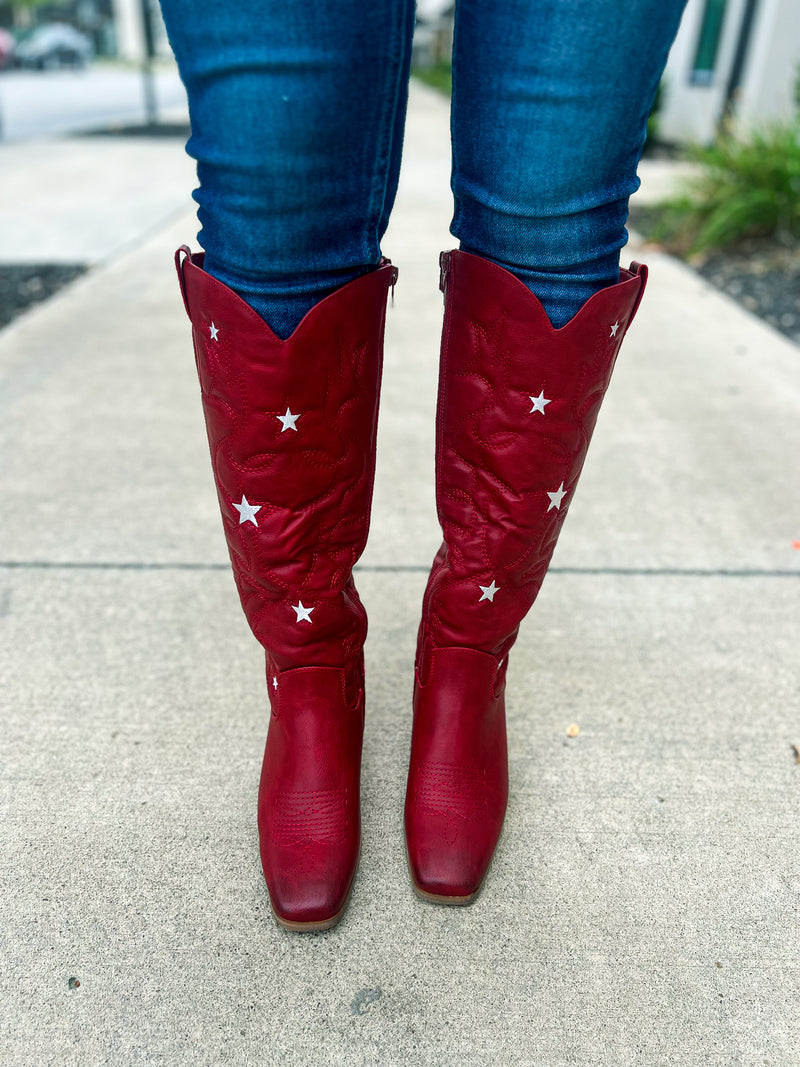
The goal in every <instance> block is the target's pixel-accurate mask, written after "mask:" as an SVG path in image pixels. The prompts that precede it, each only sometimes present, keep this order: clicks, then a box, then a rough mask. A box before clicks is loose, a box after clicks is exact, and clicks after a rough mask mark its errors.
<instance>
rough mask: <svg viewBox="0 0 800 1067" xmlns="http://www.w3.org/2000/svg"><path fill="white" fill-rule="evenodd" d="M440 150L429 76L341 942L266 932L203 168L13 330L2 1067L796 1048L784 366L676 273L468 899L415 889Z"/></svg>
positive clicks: (378, 527)
mask: <svg viewBox="0 0 800 1067" xmlns="http://www.w3.org/2000/svg"><path fill="white" fill-rule="evenodd" d="M176 151H179V149H178V148H177V146H176ZM448 167H449V147H448V130H447V106H446V103H445V102H444V101H443V100H441V99H440V98H438V97H436V96H435V95H433V94H432V93H430V92H428V91H425V90H423V89H420V88H418V87H416V88H415V90H414V92H413V93H412V98H411V112H410V117H409V129H408V135H407V149H406V159H405V165H404V172H403V179H402V184H401V190H400V195H399V197H398V202H397V208H396V212H395V216H394V220H393V224H392V229H391V232H390V233H389V235H388V236H387V239H386V241H385V242H384V247H385V251H386V253H387V254H388V255H389V256H391V257H392V258H393V259H394V261H395V262H396V263H397V264H398V265H399V267H400V270H401V276H400V281H399V283H398V286H397V295H396V306H395V308H394V310H393V311H392V312H391V313H390V315H389V323H388V331H387V366H386V372H385V387H384V392H383V399H382V406H381V429H380V440H379V462H378V472H377V485H376V492H375V507H374V518H373V526H372V533H371V539H370V544H369V547H368V549H367V552H366V553H365V556H364V558H363V565H362V566H361V568H360V573H359V575H358V583H359V588H360V589H361V590H362V594H363V597H364V601H365V603H366V606H367V609H368V611H369V614H370V624H371V631H370V638H369V642H368V646H367V661H368V662H367V669H368V686H369V688H368V701H369V707H368V723H367V734H366V740H365V751H364V772H363V790H364V804H363V812H364V836H363V848H362V855H361V864H360V869H359V873H358V876H357V881H356V885H355V890H354V893H353V897H352V900H351V904H350V907H349V910H348V912H347V914H346V916H345V918H344V920H343V921H342V923H341V924H340V926H339V927H337V928H336V929H335V930H333V931H331V932H329V933H327V934H321V935H315V936H305V937H304V936H300V935H295V934H290V933H286V932H284V931H282V930H281V929H279V928H278V927H277V926H276V925H275V923H274V921H273V919H272V917H271V913H270V909H269V903H268V900H267V896H266V891H265V888H264V885H263V880H262V877H261V873H260V869H259V862H258V850H257V834H256V824H255V802H256V788H257V782H258V774H259V769H260V761H261V755H262V748H263V739H264V736H265V732H266V725H267V715H268V712H267V706H266V701H265V694H264V689H263V684H264V683H263V660H262V656H261V652H260V649H259V648H258V647H257V646H256V644H255V643H254V641H253V639H252V637H251V636H250V633H249V630H248V629H247V625H246V623H245V620H244V617H243V615H242V613H241V611H240V608H239V605H238V601H237V598H236V594H235V590H234V586H233V582H232V579H231V577H230V574H229V573H228V567H227V563H226V553H225V547H224V541H223V537H222V534H221V530H220V523H219V515H218V513H217V506H216V500H215V497H214V492H213V486H212V480H211V473H210V469H209V464H208V457H207V445H206V441H205V436H204V428H203V422H202V414H201V410H200V404H199V398H198V389H197V384H196V380H195V375H194V365H193V358H192V352H191V344H190V338H189V326H188V322H187V320H186V318H185V315H184V313H183V309H182V307H181V304H180V299H179V296H178V292H177V285H176V282H175V278H174V271H173V268H172V262H171V256H172V252H173V250H174V248H175V247H176V245H178V244H180V243H182V242H183V241H184V240H187V239H189V240H190V241H191V240H192V239H193V236H194V233H195V232H196V228H197V227H196V223H195V221H194V219H193V216H192V213H191V208H190V202H189V198H188V192H189V187H188V186H187V190H186V211H185V215H184V216H183V217H181V218H180V219H179V220H178V221H177V222H173V223H170V224H168V225H166V226H164V227H162V228H161V229H160V230H159V232H158V233H157V234H155V235H154V236H151V237H149V238H148V239H147V240H146V241H144V242H143V243H141V244H139V245H138V246H137V247H135V248H134V249H133V250H130V251H128V252H127V253H126V254H124V255H122V256H119V257H117V258H113V259H112V260H111V261H110V262H108V263H107V264H106V265H104V266H101V267H98V268H96V269H95V270H93V271H92V272H90V273H89V274H88V275H86V276H84V277H83V278H82V279H81V280H79V281H78V282H76V283H75V284H74V285H73V286H72V287H71V288H70V289H68V290H65V291H64V292H62V293H61V294H59V295H57V296H56V297H54V298H53V299H52V300H51V301H50V302H48V303H47V304H46V305H44V306H42V307H41V308H39V309H38V310H36V311H35V312H33V313H29V314H27V315H25V316H23V317H22V318H21V319H20V320H19V321H18V322H17V323H16V324H14V325H13V326H12V327H10V328H8V329H7V330H5V331H4V332H3V333H0V413H1V415H2V418H0V435H2V438H3V442H2V456H3V463H2V469H0V499H2V520H1V521H2V551H1V556H2V560H1V561H0V635H2V650H3V651H2V665H1V667H0V670H1V672H2V677H1V678H0V682H1V683H2V690H1V695H0V699H1V700H2V703H3V711H2V719H3V728H2V742H1V744H0V760H1V762H0V803H1V804H2V811H3V831H2V836H1V837H0V841H1V842H2V843H1V844H0V850H1V851H2V858H1V859H0V879H1V881H0V930H2V938H1V939H0V1063H1V1064H2V1065H3V1067H31V1065H34V1064H35V1065H37V1067H47V1065H53V1067H56V1065H57V1067H64V1065H73V1064H74V1065H79V1067H86V1065H94V1064H110V1065H114V1067H121V1065H124V1067H127V1065H132V1064H147V1065H151V1064H165V1065H169V1067H176V1065H178V1067H182V1065H187V1067H195V1065H209V1067H211V1065H218V1064H232V1065H237V1067H238V1065H251V1064H252V1065H262V1064H270V1065H271V1064H276V1065H278V1064H280V1065H315V1067H316V1065H320V1064H322V1065H327V1064H336V1065H338V1064H341V1065H347V1067H351V1065H362V1064H363V1065H373V1064H376V1065H377V1064H380V1065H390V1067H394V1065H398V1067H399V1065H405V1064H409V1065H417V1064H419V1065H436V1067H460V1065H467V1067H478V1065H481V1067H482V1065H489V1064H491V1065H495V1064H503V1065H505V1064H510V1065H526V1067H561V1065H567V1064H569V1065H575V1067H587V1065H603V1067H605V1065H609V1067H619V1065H628V1064H631V1065H632V1064H636V1065H642V1067H651V1065H652V1067H656V1065H668V1064H669V1065H676V1064H677V1065H680V1067H695V1065H696V1067H700V1065H708V1064H714V1065H723V1064H724V1065H734V1064H735V1065H737V1067H738V1065H744V1067H750V1065H753V1067H755V1065H757V1064H758V1065H762V1064H767V1065H769V1067H796V1065H797V1064H798V1062H800V1015H799V1014H798V1011H797V1006H798V998H800V962H799V961H798V952H797V931H798V909H799V908H800V850H799V849H798V844H797V820H798V808H799V802H800V765H798V764H796V762H795V755H794V753H793V751H792V747H791V746H792V745H793V744H794V745H800V722H798V705H799V704H800V668H799V667H798V658H799V657H798V647H800V550H798V547H797V546H798V543H800V491H798V490H799V489H800V486H799V485H798V482H799V481H800V479H799V477H798V462H797V457H798V455H800V351H798V349H797V348H796V347H795V346H793V345H792V344H791V343H790V342H788V341H787V340H785V339H784V338H782V337H780V336H779V335H777V334H776V333H774V332H773V331H772V330H770V329H769V328H768V327H766V326H765V325H763V324H762V323H761V322H759V321H758V320H756V319H754V318H753V317H751V316H750V315H748V314H746V313H745V312H743V311H742V310H740V309H739V308H738V307H736V306H734V305H733V304H732V303H730V302H729V301H728V300H727V299H726V298H725V297H723V296H722V295H720V294H719V293H717V292H716V291H714V290H712V289H711V288H710V287H709V286H707V285H706V284H704V283H703V282H702V281H700V280H698V278H697V277H696V276H695V275H693V274H692V273H691V272H689V271H688V270H686V269H684V268H683V267H682V266H680V265H678V264H677V263H675V262H674V261H672V260H670V259H668V258H666V257H664V256H661V255H649V254H648V256H647V261H648V263H649V265H650V267H651V284H650V289H649V292H648V294H647V296H646V298H645V301H644V303H643V305H642V308H641V311H640V313H639V317H638V319H637V322H636V324H635V326H634V327H633V329H632V330H631V334H630V336H629V338H628V340H627V341H626V344H625V346H624V349H623V353H622V357H621V360H620V363H619V366H618V368H617V370H616V372H615V381H614V384H613V385H612V389H611V392H610V394H609V396H608V399H607V402H606V405H605V408H604V414H602V415H601V418H600V422H599V425H598V430H597V434H596V437H595V442H594V444H593V448H592V451H591V453H590V458H589V461H588V463H587V466H586V470H585V473H584V476H583V479H582V482H581V488H580V490H579V492H578V494H577V498H576V500H575V502H574V504H573V506H572V507H571V508H570V518H569V520H568V522H567V524H566V527H565V530H564V534H563V537H562V539H561V542H560V545H559V548H558V552H557V556H556V559H555V561H554V566H553V568H552V572H551V574H550V576H549V577H548V579H547V581H546V583H545V586H544V588H543V590H542V593H541V596H540V597H539V600H538V602H537V604H536V606H535V608H534V610H533V612H532V613H531V617H530V618H529V619H528V620H527V622H526V624H525V626H524V627H523V632H522V635H521V637H520V640H519V643H518V645H517V648H516V651H515V652H514V654H513V655H512V661H511V670H510V675H509V709H508V710H509V744H510V762H511V782H512V794H511V802H510V808H509V813H508V817H507V821H506V827H505V831H504V835H503V838H502V841H501V843H500V847H499V850H498V853H497V856H496V858H495V861H494V864H493V866H492V869H491V871H490V874H489V877H488V879H487V882H486V885H485V888H484V891H483V894H482V896H481V897H480V898H479V900H478V901H477V902H476V904H475V905H473V906H472V907H470V908H465V909H444V908H438V907H435V906H431V905H428V904H425V903H422V902H421V901H419V900H417V899H416V898H415V897H414V895H413V894H412V892H411V889H410V885H409V881H408V875H407V873H406V869H405V859H404V853H403V840H402V800H403V790H404V777H405V769H406V762H407V755H408V741H409V730H410V706H409V698H410V695H411V677H412V663H413V649H414V638H415V633H416V625H417V621H418V613H419V604H420V597H421V594H422V590H423V587H424V584H425V580H426V574H427V569H428V566H429V564H430V560H431V558H432V555H433V552H434V551H435V549H436V547H437V545H438V542H439V531H438V528H437V526H436V521H435V514H434V509H433V431H434V427H433V413H434V407H435V383H436V359H437V349H438V331H439V326H440V321H441V296H440V294H439V291H438V288H437V281H438V267H437V254H438V251H439V249H440V248H445V247H449V246H450V245H451V244H452V238H450V237H449V236H448V233H447V226H448V223H449V211H450V199H449V191H448ZM636 251H637V250H636V249H635V248H632V249H631V255H635V254H636ZM626 258H627V257H626ZM573 722H574V723H578V724H579V725H580V733H579V734H578V736H577V737H574V738H568V737H567V736H566V733H565V731H566V727H567V726H568V725H569V724H570V723H573ZM77 983H79V984H77ZM71 986H72V988H71Z"/></svg>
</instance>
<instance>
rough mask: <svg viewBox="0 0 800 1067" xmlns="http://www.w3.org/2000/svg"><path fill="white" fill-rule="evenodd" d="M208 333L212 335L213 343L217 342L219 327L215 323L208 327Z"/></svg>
mask: <svg viewBox="0 0 800 1067" xmlns="http://www.w3.org/2000/svg"><path fill="white" fill-rule="evenodd" d="M208 332H209V333H210V334H211V340H212V341H216V339H217V334H218V333H219V328H218V327H217V326H215V325H214V323H213V322H212V323H211V325H210V326H209V327H208Z"/></svg>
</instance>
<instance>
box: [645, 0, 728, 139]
mask: <svg viewBox="0 0 800 1067" xmlns="http://www.w3.org/2000/svg"><path fill="white" fill-rule="evenodd" d="M744 6H745V0H729V3H728V6H727V8H726V10H725V19H724V21H723V24H722V33H721V35H720V41H719V49H718V51H717V62H716V69H715V71H714V76H713V80H712V81H711V82H710V84H708V85H693V84H692V81H691V76H692V66H693V64H694V58H695V53H696V52H697V42H698V39H699V37H700V26H701V23H702V20H703V12H704V10H705V3H704V0H689V3H688V5H687V7H686V10H685V12H684V15H683V19H682V21H681V27H680V29H679V31H678V36H677V37H676V39H675V43H674V45H673V46H672V51H671V52H670V56H669V59H668V60H667V68H666V70H665V71H664V78H665V79H666V85H665V92H664V106H663V108H662V111H661V115H660V126H659V133H660V136H661V137H663V139H664V140H665V141H708V140H710V138H711V137H713V135H714V130H715V129H716V125H717V121H718V119H719V116H720V113H721V111H722V106H723V102H724V98H725V86H726V84H727V80H728V72H729V71H730V68H731V65H732V63H733V57H734V53H735V51H736V42H737V39H738V35H739V26H740V24H741V21H742V13H743V11H744Z"/></svg>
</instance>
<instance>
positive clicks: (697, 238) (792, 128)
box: [654, 121, 800, 253]
mask: <svg viewBox="0 0 800 1067" xmlns="http://www.w3.org/2000/svg"><path fill="white" fill-rule="evenodd" d="M689 158H691V159H693V160H695V162H697V163H699V164H700V165H701V167H702V170H701V173H700V174H699V175H698V176H697V177H696V178H693V179H690V180H689V182H688V183H687V185H686V188H685V191H684V193H683V194H682V195H680V196H678V197H676V198H675V199H673V200H670V201H667V202H666V203H665V204H663V205H661V206H662V210H663V214H662V218H661V221H660V223H659V225H658V226H657V228H656V232H655V234H654V236H656V237H657V238H658V239H660V240H663V241H665V243H667V244H669V245H672V246H673V247H674V248H676V249H677V250H679V251H682V252H684V253H693V252H702V251H706V250H709V249H714V248H726V247H730V246H731V245H734V244H737V243H738V242H740V241H743V240H745V239H746V238H750V237H772V238H774V239H775V240H776V241H778V242H780V243H783V244H786V245H791V244H793V243H794V242H796V241H798V240H800V121H794V122H788V123H772V124H770V125H767V126H764V127H762V128H760V129H756V130H753V131H752V132H751V133H749V134H748V135H747V136H745V137H742V138H738V137H736V136H735V135H734V133H733V132H732V131H731V130H730V129H727V130H725V131H724V132H723V133H722V134H721V135H720V136H719V137H718V138H717V140H716V141H715V143H714V144H713V145H710V146H708V147H695V148H691V149H690V150H689Z"/></svg>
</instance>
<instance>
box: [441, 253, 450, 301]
mask: <svg viewBox="0 0 800 1067" xmlns="http://www.w3.org/2000/svg"><path fill="white" fill-rule="evenodd" d="M449 271H450V253H449V252H442V253H441V254H440V255H439V288H440V289H441V290H442V292H443V293H445V294H446V293H447V275H448V273H449Z"/></svg>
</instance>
